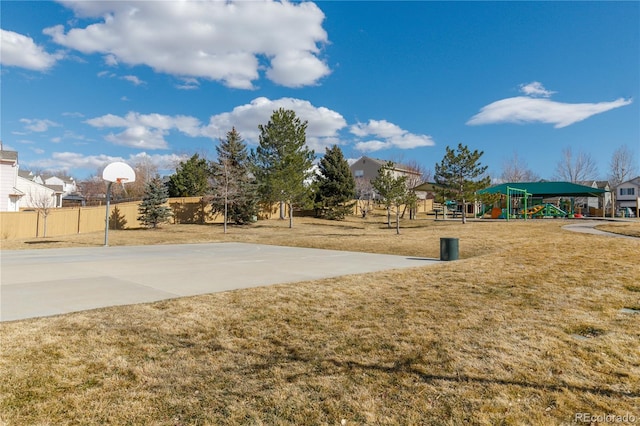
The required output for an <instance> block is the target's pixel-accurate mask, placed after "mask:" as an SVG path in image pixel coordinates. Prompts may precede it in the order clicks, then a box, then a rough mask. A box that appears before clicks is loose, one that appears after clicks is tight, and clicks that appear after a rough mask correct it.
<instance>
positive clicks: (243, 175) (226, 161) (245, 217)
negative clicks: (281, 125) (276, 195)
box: [211, 127, 258, 233]
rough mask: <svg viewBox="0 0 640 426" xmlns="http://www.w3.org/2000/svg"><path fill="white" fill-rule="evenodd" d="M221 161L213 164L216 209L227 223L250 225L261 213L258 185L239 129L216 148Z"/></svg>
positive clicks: (212, 202)
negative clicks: (248, 223)
mask: <svg viewBox="0 0 640 426" xmlns="http://www.w3.org/2000/svg"><path fill="white" fill-rule="evenodd" d="M216 151H217V152H218V160H217V161H216V162H214V163H212V165H211V170H212V177H213V179H212V193H213V198H212V201H211V205H212V207H213V210H214V211H215V212H218V213H223V214H224V231H225V233H226V232H227V223H228V222H229V221H232V222H234V223H236V224H238V225H241V224H244V223H247V222H250V221H252V220H253V218H254V217H255V216H257V214H258V195H257V190H256V184H255V182H254V179H253V178H252V176H251V173H250V165H249V154H248V152H247V146H246V144H245V143H244V141H243V140H242V138H241V137H240V134H239V133H238V132H237V130H236V129H235V127H234V128H233V129H231V131H229V132H228V133H227V138H226V139H225V140H220V144H219V145H218V146H217V147H216Z"/></svg>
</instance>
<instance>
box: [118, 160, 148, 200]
mask: <svg viewBox="0 0 640 426" xmlns="http://www.w3.org/2000/svg"><path fill="white" fill-rule="evenodd" d="M133 170H134V171H135V172H136V180H135V182H132V183H131V184H128V185H127V189H126V195H125V190H124V188H121V187H116V185H114V186H113V189H112V190H113V195H115V196H116V198H117V197H121V198H125V197H126V198H141V197H143V196H144V194H145V188H146V185H147V183H148V182H150V181H152V180H153V179H154V178H155V177H156V176H157V175H158V166H156V165H155V164H153V162H152V161H151V158H148V157H145V158H142V159H141V160H140V161H138V162H137V163H136V164H135V165H134V166H133Z"/></svg>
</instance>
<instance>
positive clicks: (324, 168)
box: [316, 145, 356, 220]
mask: <svg viewBox="0 0 640 426" xmlns="http://www.w3.org/2000/svg"><path fill="white" fill-rule="evenodd" d="M318 168H319V172H320V174H319V176H318V177H317V181H318V187H317V192H316V203H317V205H318V207H319V208H320V209H321V211H322V214H323V215H324V216H325V217H327V218H328V219H338V220H342V219H344V217H345V216H346V215H347V214H349V213H350V212H352V211H353V206H354V203H353V202H352V201H353V199H354V197H355V195H356V181H355V179H354V177H353V174H352V173H351V170H350V169H349V163H348V162H347V160H346V159H345V158H344V155H343V154H342V150H341V149H340V147H338V146H337V145H334V146H333V147H331V148H327V149H326V151H325V154H324V157H322V159H321V160H320V164H319V166H318Z"/></svg>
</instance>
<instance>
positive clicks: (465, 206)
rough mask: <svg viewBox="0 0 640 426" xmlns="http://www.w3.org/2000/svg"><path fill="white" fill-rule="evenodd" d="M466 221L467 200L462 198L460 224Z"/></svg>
mask: <svg viewBox="0 0 640 426" xmlns="http://www.w3.org/2000/svg"><path fill="white" fill-rule="evenodd" d="M465 223H467V202H466V201H465V199H464V198H463V199H462V224H463V225H464V224H465Z"/></svg>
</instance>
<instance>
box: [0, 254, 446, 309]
mask: <svg viewBox="0 0 640 426" xmlns="http://www.w3.org/2000/svg"><path fill="white" fill-rule="evenodd" d="M0 256H1V258H0V262H1V266H2V270H1V273H0V277H1V281H0V321H13V320H19V319H25V318H32V317H41V316H49V315H57V314H63V313H68V312H75V311H82V310H87V309H94V308H101V307H107V306H115V305H128V304H135V303H146V302H154V301H158V300H164V299H171V298H175V297H183V296H193V295H197V294H206V293H215V292H222V291H227V290H235V289H240V288H248V287H258V286H265V285H270V284H277V283H285V282H297V281H305V280H316V279H321V278H328V277H336V276H341V275H349V274H360V273H366V272H374V271H381V270H387V269H399V268H410V267H416V266H423V265H429V264H432V263H435V262H438V261H437V260H435V259H426V258H412V257H406V256H392V255H380V254H368V253H354V252H343V251H334V250H319V249H304V248H292V247H279V246H268V245H256V244H242V243H217V244H181V245H158V246H136V247H93V248H68V249H41V250H13V251H2V252H1V253H0Z"/></svg>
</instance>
